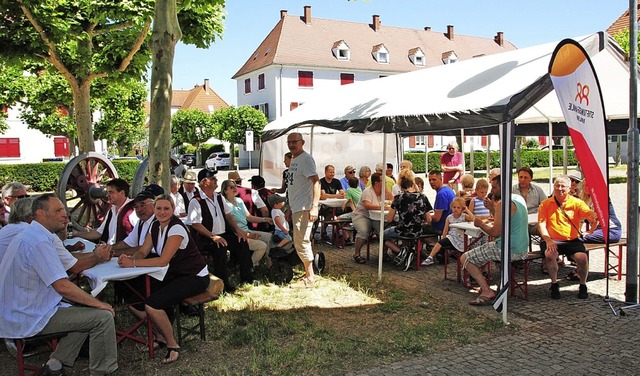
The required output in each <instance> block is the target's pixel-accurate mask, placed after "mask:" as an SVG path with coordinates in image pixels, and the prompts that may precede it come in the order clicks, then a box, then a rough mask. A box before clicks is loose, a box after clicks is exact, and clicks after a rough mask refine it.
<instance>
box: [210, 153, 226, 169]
mask: <svg viewBox="0 0 640 376" xmlns="http://www.w3.org/2000/svg"><path fill="white" fill-rule="evenodd" d="M230 164H231V155H229V153H211V154H210V155H209V158H207V160H206V161H205V162H204V166H205V167H206V168H208V169H209V170H221V169H225V168H226V169H228V168H229V165H230Z"/></svg>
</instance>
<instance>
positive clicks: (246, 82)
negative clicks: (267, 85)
mask: <svg viewBox="0 0 640 376" xmlns="http://www.w3.org/2000/svg"><path fill="white" fill-rule="evenodd" d="M244 93H245V94H249V93H251V79H250V78H247V79H245V80H244Z"/></svg>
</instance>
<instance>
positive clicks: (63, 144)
mask: <svg viewBox="0 0 640 376" xmlns="http://www.w3.org/2000/svg"><path fill="white" fill-rule="evenodd" d="M53 154H54V155H55V156H56V157H68V156H69V139H68V138H66V137H55V138H54V139H53Z"/></svg>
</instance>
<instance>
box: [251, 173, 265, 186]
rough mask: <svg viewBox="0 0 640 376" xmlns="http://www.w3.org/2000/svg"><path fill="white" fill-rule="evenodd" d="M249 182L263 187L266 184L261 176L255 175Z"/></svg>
mask: <svg viewBox="0 0 640 376" xmlns="http://www.w3.org/2000/svg"><path fill="white" fill-rule="evenodd" d="M249 181H250V182H252V183H253V184H255V185H261V184H264V183H265V181H264V178H263V177H262V176H260V175H253V176H252V177H251V179H249Z"/></svg>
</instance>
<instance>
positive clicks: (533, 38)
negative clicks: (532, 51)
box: [173, 0, 629, 105]
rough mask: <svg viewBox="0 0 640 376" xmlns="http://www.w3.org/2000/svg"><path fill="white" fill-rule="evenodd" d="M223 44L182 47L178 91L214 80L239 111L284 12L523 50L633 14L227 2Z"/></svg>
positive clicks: (608, 4) (525, 6)
mask: <svg viewBox="0 0 640 376" xmlns="http://www.w3.org/2000/svg"><path fill="white" fill-rule="evenodd" d="M226 3H227V7H226V13H227V16H226V17H227V18H226V20H225V31H224V36H223V38H222V39H221V40H218V41H217V42H215V43H214V44H213V45H212V46H211V48H209V49H197V48H195V47H192V46H185V45H182V44H180V45H178V47H177V49H176V56H175V60H174V68H173V78H174V82H173V88H174V89H190V88H192V87H193V86H195V85H202V84H203V82H204V79H206V78H208V79H209V82H210V85H211V87H212V88H213V90H215V91H216V92H217V93H218V94H219V95H220V96H221V97H222V98H223V99H224V100H225V101H227V103H229V104H230V105H235V104H236V83H235V81H234V80H232V79H231V76H233V75H234V74H235V73H236V72H237V71H238V69H240V67H241V66H242V65H243V64H244V62H245V61H246V60H247V59H248V58H249V57H250V56H251V54H252V52H253V51H254V50H255V49H256V48H257V47H258V45H259V44H260V42H262V40H263V39H264V38H265V37H266V36H267V34H268V33H269V32H270V31H271V30H272V29H273V27H274V26H275V25H276V24H277V23H278V20H279V18H280V10H281V9H285V10H287V11H288V14H289V15H302V14H303V8H304V6H305V5H310V6H311V16H312V18H326V19H336V20H345V21H353V22H362V23H370V22H371V16H372V15H374V14H377V15H379V16H380V20H381V22H382V24H383V25H389V26H395V27H407V28H416V29H422V28H424V27H425V26H430V27H431V30H433V31H437V32H446V29H447V25H453V26H454V28H455V33H456V34H464V35H474V36H482V37H486V38H493V36H495V34H496V32H497V31H502V32H504V37H505V39H506V40H509V41H510V42H512V43H513V44H515V45H516V47H518V48H523V47H529V46H532V45H536V44H540V43H546V42H552V41H556V40H558V41H559V40H561V39H564V38H567V37H574V36H579V35H584V34H590V33H592V32H596V31H600V30H605V29H606V28H608V27H609V26H610V25H611V24H612V23H613V22H614V21H615V20H616V19H617V18H618V17H619V16H620V15H621V14H622V13H623V12H624V11H625V10H626V9H627V8H628V6H629V1H626V0H625V1H623V0H555V1H550V0H534V1H514V0H494V1H478V0H475V1H468V0H455V1H442V0H439V1H432V0H368V1H363V0H357V1H347V0H302V1H295V0H227V1H226Z"/></svg>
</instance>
